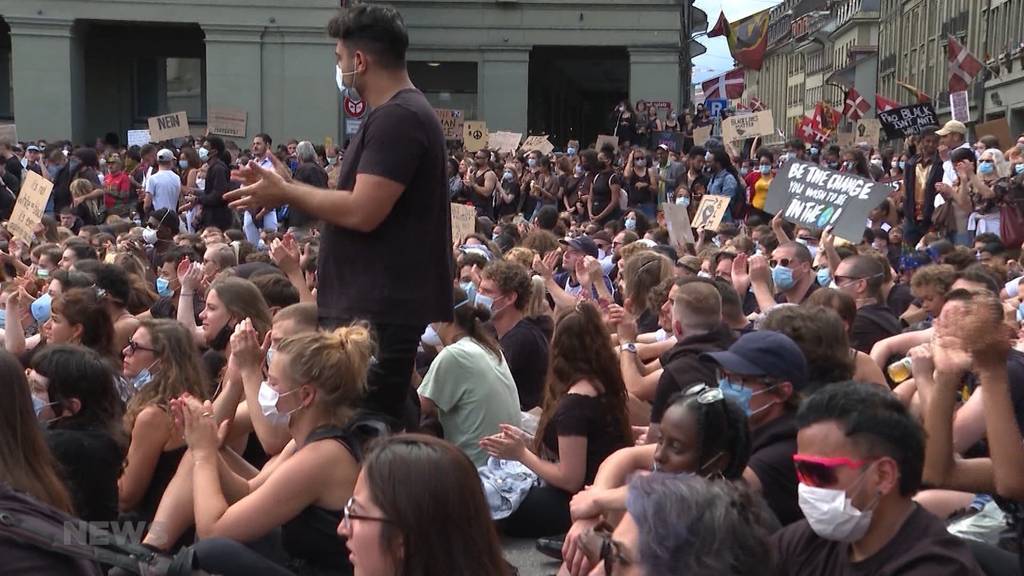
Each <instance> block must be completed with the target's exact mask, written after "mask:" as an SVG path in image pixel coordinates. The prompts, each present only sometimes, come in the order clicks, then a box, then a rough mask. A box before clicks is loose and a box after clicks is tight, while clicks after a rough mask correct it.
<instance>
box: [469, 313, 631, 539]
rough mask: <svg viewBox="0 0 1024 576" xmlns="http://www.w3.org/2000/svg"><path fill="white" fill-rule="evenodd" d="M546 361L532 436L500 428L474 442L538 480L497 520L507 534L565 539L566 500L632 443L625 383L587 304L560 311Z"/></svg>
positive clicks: (600, 324) (598, 320)
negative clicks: (509, 512)
mask: <svg viewBox="0 0 1024 576" xmlns="http://www.w3.org/2000/svg"><path fill="white" fill-rule="evenodd" d="M549 358H550V359H549V373H548V381H547V386H546V390H545V395H544V396H545V397H544V404H543V406H544V408H543V411H542V412H541V417H540V424H539V425H538V428H537V435H536V439H533V438H528V437H527V435H526V434H525V433H524V432H523V431H522V430H519V429H518V428H515V427H513V426H508V425H502V427H501V428H502V431H501V433H499V434H495V435H493V436H488V437H486V438H484V439H483V440H481V441H480V445H481V446H483V448H484V449H485V450H487V452H488V453H489V454H490V455H491V456H494V457H496V458H501V459H504V460H517V461H519V462H522V463H523V465H525V466H526V467H527V468H529V469H531V470H533V472H535V473H536V474H537V476H539V477H540V478H541V479H542V480H544V485H543V486H535V487H534V488H532V489H531V490H530V492H529V494H527V496H526V499H525V500H524V501H523V502H522V504H520V505H519V507H518V508H517V509H516V511H515V512H513V513H512V515H511V516H509V517H508V518H506V519H505V520H503V521H502V529H503V530H504V531H505V533H507V534H509V535H510V536H527V537H540V536H550V535H554V534H564V533H565V531H566V530H568V529H569V526H570V518H569V500H570V498H572V495H573V494H575V493H577V492H579V491H580V490H581V489H582V488H583V487H584V486H585V485H587V484H591V483H593V481H594V477H595V476H596V475H597V469H598V467H599V466H600V465H601V462H603V461H604V459H605V458H607V457H608V455H609V454H611V453H612V452H614V451H616V450H618V449H619V448H623V447H625V446H628V445H630V444H632V435H631V430H630V428H629V415H628V413H627V409H626V386H625V384H624V383H623V380H622V373H621V372H620V370H619V364H618V359H617V358H616V355H615V352H614V351H613V350H612V346H611V340H610V339H609V338H608V333H607V330H606V329H605V328H604V324H603V322H602V320H601V313H600V312H598V310H597V308H596V307H595V306H594V305H593V304H590V303H587V302H581V303H579V304H577V305H576V307H574V308H567V309H566V310H564V311H563V312H562V313H561V315H560V316H559V318H558V320H557V321H556V322H555V334H554V338H553V339H552V341H551V352H550V356H549Z"/></svg>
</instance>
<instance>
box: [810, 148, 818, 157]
mask: <svg viewBox="0 0 1024 576" xmlns="http://www.w3.org/2000/svg"><path fill="white" fill-rule="evenodd" d="M817 155H818V149H817V148H813V147H812V148H811V156H817Z"/></svg>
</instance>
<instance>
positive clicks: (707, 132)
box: [693, 126, 711, 146]
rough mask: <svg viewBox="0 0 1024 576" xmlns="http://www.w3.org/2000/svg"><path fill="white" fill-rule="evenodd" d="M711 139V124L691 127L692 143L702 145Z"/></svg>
mask: <svg viewBox="0 0 1024 576" xmlns="http://www.w3.org/2000/svg"><path fill="white" fill-rule="evenodd" d="M710 139H711V126H698V127H696V128H694V129H693V143H694V145H696V146H703V145H704V144H706V143H707V141H708V140H710Z"/></svg>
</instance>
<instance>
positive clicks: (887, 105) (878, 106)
mask: <svg viewBox="0 0 1024 576" xmlns="http://www.w3.org/2000/svg"><path fill="white" fill-rule="evenodd" d="M900 106H903V104H900V103H899V102H896V101H895V100H887V99H885V98H882V95H881V94H875V110H877V111H878V112H888V111H889V110H894V109H896V108H899V107H900Z"/></svg>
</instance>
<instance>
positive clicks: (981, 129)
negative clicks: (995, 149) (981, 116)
mask: <svg viewBox="0 0 1024 576" xmlns="http://www.w3.org/2000/svg"><path fill="white" fill-rule="evenodd" d="M990 134H991V135H992V136H995V137H996V138H998V139H999V149H1000V150H1005V149H1007V148H1009V147H1010V146H1013V144H1014V143H1015V142H1016V141H1017V140H1016V139H1011V138H1010V125H1009V124H1007V123H1006V118H996V119H995V120H989V121H988V122H984V123H982V124H978V125H977V126H975V127H974V141H975V142H977V141H978V140H981V137H982V136H988V135H990Z"/></svg>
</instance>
